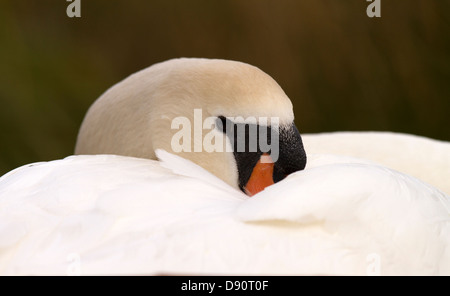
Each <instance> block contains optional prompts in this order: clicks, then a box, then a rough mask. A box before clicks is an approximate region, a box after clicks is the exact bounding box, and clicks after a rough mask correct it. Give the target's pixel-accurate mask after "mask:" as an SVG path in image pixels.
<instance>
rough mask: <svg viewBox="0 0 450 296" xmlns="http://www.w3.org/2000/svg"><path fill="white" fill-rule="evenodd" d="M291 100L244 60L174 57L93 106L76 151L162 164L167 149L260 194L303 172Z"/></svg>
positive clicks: (303, 158)
mask: <svg viewBox="0 0 450 296" xmlns="http://www.w3.org/2000/svg"><path fill="white" fill-rule="evenodd" d="M293 120H294V114H293V111H292V103H291V101H290V100H289V98H288V97H287V96H286V94H285V93H284V92H283V90H282V89H281V88H280V86H279V85H278V84H277V83H276V82H275V81H274V80H273V79H272V78H271V77H270V76H269V75H267V74H265V73H264V72H262V71H261V70H259V69H258V68H256V67H253V66H250V65H248V64H245V63H240V62H235V61H226V60H209V59H194V58H192V59H186V58H183V59H174V60H169V61H166V62H163V63H159V64H156V65H153V66H151V67H149V68H147V69H144V70H142V71H140V72H137V73H135V74H133V75H131V76H129V77H128V78H126V79H125V80H123V81H121V82H119V83H118V84H116V85H114V86H113V87H111V88H110V89H109V90H108V91H106V92H105V93H104V94H103V95H102V96H101V97H100V98H99V99H98V100H97V101H96V102H95V103H94V104H93V105H92V106H91V108H90V109H89V111H88V113H87V115H86V117H85V119H84V121H83V124H82V126H81V129H80V132H79V135H78V140H77V145H76V149H75V153H76V154H118V155H126V156H134V157H142V158H150V159H155V152H154V151H155V150H156V149H164V150H166V151H169V152H171V153H175V154H178V155H180V156H182V157H184V158H187V159H189V160H191V161H193V162H195V163H197V164H198V165H200V166H202V167H203V168H205V169H207V170H208V171H210V172H211V173H213V174H215V175H216V176H218V177H219V178H221V179H222V180H224V181H225V182H227V183H228V184H230V185H231V186H234V187H237V188H239V189H241V190H242V191H244V192H246V193H247V194H249V195H253V194H255V193H257V192H259V191H261V190H262V189H264V187H266V186H268V185H270V184H273V183H274V182H278V181H280V180H282V179H283V178H284V177H285V176H287V175H288V174H290V173H292V172H295V171H298V170H302V169H304V167H305V164H306V154H305V151H304V149H303V144H302V140H301V137H300V134H299V132H298V130H297V128H296V127H295V125H294V122H293Z"/></svg>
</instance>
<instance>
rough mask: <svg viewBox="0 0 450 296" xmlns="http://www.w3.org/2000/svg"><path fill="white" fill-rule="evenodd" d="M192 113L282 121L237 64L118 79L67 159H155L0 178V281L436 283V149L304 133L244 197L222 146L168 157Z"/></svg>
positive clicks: (402, 140) (445, 228)
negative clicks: (212, 278) (289, 170)
mask: <svg viewBox="0 0 450 296" xmlns="http://www.w3.org/2000/svg"><path fill="white" fill-rule="evenodd" d="M194 108H202V110H204V112H205V113H204V115H205V116H213V117H218V116H225V117H226V116H237V115H242V116H255V117H261V116H269V117H270V116H276V117H280V123H282V124H284V125H290V124H292V121H293V112H292V104H291V102H290V100H289V99H288V98H287V96H286V95H285V94H284V92H283V91H282V89H281V88H280V87H279V86H278V84H277V83H276V82H275V81H274V80H273V79H272V78H271V77H270V76H268V75H267V74H265V73H264V72H262V71H261V70H259V69H257V68H255V67H251V66H249V65H246V64H243V63H237V62H230V61H222V60H205V59H180V60H172V61H168V62H165V63H161V64H157V65H155V66H152V67H150V68H148V69H146V70H143V71H141V72H139V73H137V74H135V75H132V76H130V77H129V78H127V79H125V80H124V81H122V82H121V83H119V84H117V85H115V86H114V87H112V88H111V89H110V90H108V91H107V92H106V93H105V94H104V95H103V96H102V97H101V98H100V99H99V100H98V101H97V102H96V103H95V104H94V105H93V106H92V107H91V109H90V110H89V112H88V114H87V116H86V118H85V120H84V122H83V126H82V128H81V131H80V135H79V137H78V144H77V153H78V154H84V153H88V154H98V153H113V154H121V155H130V156H138V157H146V158H155V152H157V153H156V156H158V158H159V159H160V161H158V160H150V159H144V158H133V157H126V156H114V155H77V156H71V157H68V158H65V159H62V160H56V161H51V162H43V163H36V164H31V165H26V166H23V167H21V168H18V169H16V170H13V171H11V172H9V173H8V174H6V175H4V176H2V177H1V178H0V275H44V274H52V275H64V274H69V275H75V274H83V275H92V274H134V275H137V274H146V275H152V274H194V275H198V274H200V275H202V274H208V275H209V274H212V275H226V274H238V275H247V274H254V275H261V274H267V275H279V274H281V275H299V274H309V275H310V274H313V275H316V274H319V275H366V274H369V275H370V274H381V275H409V274H411V275H450V198H449V196H448V195H446V194H450V187H449V184H450V183H449V182H448V177H449V173H450V144H449V143H446V142H439V141H434V140H430V139H426V138H420V137H415V136H410V135H401V134H393V133H334V134H319V135H306V136H304V137H303V141H304V145H305V150H306V152H307V153H308V162H307V166H306V169H305V170H303V171H298V172H296V173H293V174H291V175H289V176H288V177H287V178H286V179H285V180H282V181H280V182H279V183H276V184H275V185H272V186H270V187H267V188H266V189H265V190H264V191H262V192H260V193H258V194H256V195H255V196H253V197H252V198H249V197H248V196H247V195H245V194H244V193H242V191H240V190H239V189H238V188H239V187H238V185H239V184H238V176H240V175H239V174H240V172H241V171H239V170H238V167H237V161H236V159H235V156H234V154H233V153H232V152H226V153H225V152H215V153H211V154H208V153H206V152H202V153H188V152H186V153H184V154H180V155H181V156H183V157H185V158H186V159H185V158H180V157H179V156H175V155H173V154H170V153H169V152H166V151H171V150H170V143H171V137H172V134H173V133H174V132H173V130H171V120H172V119H173V118H176V117H178V116H187V118H191V119H192V117H193V115H192V110H193V109H194ZM297 133H298V131H297ZM221 137H226V136H225V134H221ZM292 139H294V138H292V137H291V138H290V140H291V141H292ZM227 141H228V140H227ZM290 144H292V146H290V147H294V146H295V145H297V144H298V142H297V143H292V142H291V143H290ZM295 147H297V148H296V149H299V147H300V146H299V145H297V146H295ZM157 148H159V149H162V150H156V149H157ZM288 148H289V147H288ZM293 150H295V149H293ZM286 151H288V152H286V153H292V151H290V149H287V148H286ZM289 151H290V152H289ZM297 156H298V155H297ZM187 159H190V160H192V161H193V162H191V161H189V160H187ZM293 161H295V160H291V162H293ZM195 163H197V164H199V165H201V166H198V165H197V164H195ZM302 168H303V167H301V168H299V169H302ZM213 174H214V175H213ZM270 177H271V178H272V176H270ZM424 182H427V183H428V184H430V185H428V184H426V183H424ZM437 188H439V189H440V190H442V191H439V189H437ZM443 192H445V193H443Z"/></svg>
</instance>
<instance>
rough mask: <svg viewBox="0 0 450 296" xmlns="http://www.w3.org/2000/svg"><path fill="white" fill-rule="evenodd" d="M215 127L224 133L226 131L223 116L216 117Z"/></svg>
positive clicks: (225, 120)
mask: <svg viewBox="0 0 450 296" xmlns="http://www.w3.org/2000/svg"><path fill="white" fill-rule="evenodd" d="M216 127H217V129H219V131H221V132H223V133H224V134H225V133H226V132H227V119H226V118H225V116H222V115H220V116H218V117H217V120H216Z"/></svg>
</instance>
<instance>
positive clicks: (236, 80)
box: [170, 59, 294, 124]
mask: <svg viewBox="0 0 450 296" xmlns="http://www.w3.org/2000/svg"><path fill="white" fill-rule="evenodd" d="M175 61H177V63H178V64H179V65H178V67H175V68H173V71H172V73H171V75H170V76H172V79H171V81H172V82H176V83H177V87H176V88H172V90H174V89H175V90H176V91H186V90H188V92H187V93H188V94H189V99H190V100H192V101H195V102H196V104H197V107H200V108H202V109H203V112H204V113H205V114H208V115H210V116H225V117H236V118H238V117H242V118H244V119H247V118H249V117H253V118H256V120H257V121H258V122H259V119H260V118H273V117H276V118H278V119H279V122H280V123H281V124H288V123H291V122H292V121H293V120H294V113H293V110H292V103H291V101H290V100H289V98H288V97H287V95H286V94H285V93H284V91H283V89H282V88H281V87H280V86H279V85H278V83H277V82H276V81H275V80H274V79H273V78H272V77H270V76H269V75H267V74H266V73H264V72H263V71H261V70H260V69H258V68H257V67H254V66H251V65H248V64H245V63H242V62H236V61H226V60H209V59H178V60H175Z"/></svg>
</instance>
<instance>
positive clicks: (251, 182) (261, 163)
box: [245, 153, 275, 196]
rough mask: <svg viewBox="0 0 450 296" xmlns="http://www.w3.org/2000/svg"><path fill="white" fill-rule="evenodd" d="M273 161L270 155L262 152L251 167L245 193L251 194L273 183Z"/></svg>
mask: <svg viewBox="0 0 450 296" xmlns="http://www.w3.org/2000/svg"><path fill="white" fill-rule="evenodd" d="M274 165H275V164H274V162H273V160H272V158H271V157H270V155H268V154H267V153H264V154H263V155H262V156H261V158H260V159H259V160H258V162H257V163H256V165H255V167H254V168H253V172H252V174H251V175H250V179H248V182H247V185H246V186H245V193H246V194H247V195H248V196H253V195H255V194H256V193H258V192H260V191H263V190H264V188H266V187H267V186H270V185H272V184H274V182H273V166H274Z"/></svg>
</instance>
